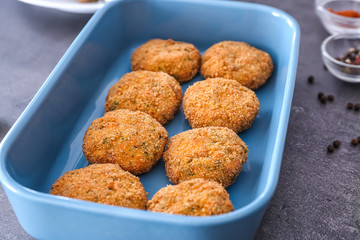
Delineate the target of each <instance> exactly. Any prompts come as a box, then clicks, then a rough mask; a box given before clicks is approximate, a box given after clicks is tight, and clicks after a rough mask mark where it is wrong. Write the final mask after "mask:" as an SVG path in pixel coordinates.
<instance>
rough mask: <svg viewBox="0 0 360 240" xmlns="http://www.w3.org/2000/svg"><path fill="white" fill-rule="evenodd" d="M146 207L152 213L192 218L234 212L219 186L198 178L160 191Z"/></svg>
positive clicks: (226, 194)
mask: <svg viewBox="0 0 360 240" xmlns="http://www.w3.org/2000/svg"><path fill="white" fill-rule="evenodd" d="M147 206H148V210H149V211H153V212H162V213H170V214H181V215H192V216H211V215H219V214H224V213H228V212H231V211H233V210H234V208H233V205H232V203H231V201H230V199H229V194H228V193H227V192H226V190H225V189H224V188H223V187H222V186H221V185H220V184H218V183H216V182H211V181H206V180H204V179H199V178H198V179H193V180H189V181H186V182H182V183H180V184H179V185H174V186H171V185H169V186H167V187H164V188H162V189H160V190H159V191H158V192H157V193H156V194H155V195H154V196H153V198H152V199H151V200H150V201H149V202H148V205H147Z"/></svg>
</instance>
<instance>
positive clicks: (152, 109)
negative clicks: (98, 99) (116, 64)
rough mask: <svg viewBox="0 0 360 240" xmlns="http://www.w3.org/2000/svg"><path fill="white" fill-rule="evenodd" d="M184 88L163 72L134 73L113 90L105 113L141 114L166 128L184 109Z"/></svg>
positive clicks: (123, 78)
mask: <svg viewBox="0 0 360 240" xmlns="http://www.w3.org/2000/svg"><path fill="white" fill-rule="evenodd" d="M181 99H182V90H181V86H180V84H179V83H178V82H177V81H176V80H175V79H174V78H173V77H171V76H170V75H168V74H166V73H163V72H150V71H134V72H130V73H127V74H125V75H124V76H123V77H122V78H121V79H120V80H119V81H118V82H117V83H115V84H114V85H113V86H112V87H111V88H110V90H109V93H108V95H107V98H106V101H105V111H106V112H108V111H113V110H116V109H129V110H132V111H141V112H145V113H147V114H149V115H150V116H152V117H153V118H155V119H156V120H157V121H158V122H159V123H161V124H165V123H166V122H168V121H169V120H171V119H173V118H174V114H175V113H176V111H177V110H178V109H179V107H180V103H181Z"/></svg>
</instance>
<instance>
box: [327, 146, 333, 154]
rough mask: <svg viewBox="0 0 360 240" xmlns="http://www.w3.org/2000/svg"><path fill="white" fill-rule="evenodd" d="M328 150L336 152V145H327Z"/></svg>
mask: <svg viewBox="0 0 360 240" xmlns="http://www.w3.org/2000/svg"><path fill="white" fill-rule="evenodd" d="M327 150H328V152H329V153H332V152H334V146H333V145H329V146H328V147H327Z"/></svg>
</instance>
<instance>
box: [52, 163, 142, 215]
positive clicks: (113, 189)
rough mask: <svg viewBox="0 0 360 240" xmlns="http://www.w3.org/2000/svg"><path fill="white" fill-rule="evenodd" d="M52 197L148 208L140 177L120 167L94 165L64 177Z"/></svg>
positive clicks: (58, 181)
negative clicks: (57, 196)
mask: <svg viewBox="0 0 360 240" xmlns="http://www.w3.org/2000/svg"><path fill="white" fill-rule="evenodd" d="M50 193H51V194H54V195H59V196H64V197H70V198H76V199H81V200H85V201H91V202H96V203H102V204H108V205H114V206H120V207H128V208H137V209H146V203H147V193H146V192H145V189H144V186H143V185H142V183H141V182H140V180H139V178H138V177H136V176H134V175H132V174H130V173H129V172H127V171H124V170H123V169H121V168H120V167H119V166H118V165H117V164H110V163H108V164H93V165H90V166H87V167H85V168H81V169H76V170H72V171H69V172H67V173H65V174H64V175H63V176H62V177H60V178H59V179H58V180H56V182H55V183H54V185H53V186H52V188H51V190H50Z"/></svg>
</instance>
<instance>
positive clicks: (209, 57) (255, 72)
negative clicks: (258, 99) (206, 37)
mask: <svg viewBox="0 0 360 240" xmlns="http://www.w3.org/2000/svg"><path fill="white" fill-rule="evenodd" d="M272 71H273V62H272V59H271V57H270V55H269V54H268V53H266V52H264V51H262V50H259V49H257V48H255V47H252V46H250V45H249V44H247V43H244V42H235V41H222V42H219V43H216V44H214V45H212V46H211V47H210V48H209V49H207V50H206V51H205V53H204V55H203V57H202V62H201V74H202V75H203V76H204V78H216V77H221V78H227V79H234V80H236V81H238V82H239V83H241V84H242V85H244V86H246V87H248V88H250V89H257V88H259V87H260V86H262V85H263V84H265V82H266V81H267V79H268V78H269V77H270V75H271V73H272Z"/></svg>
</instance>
